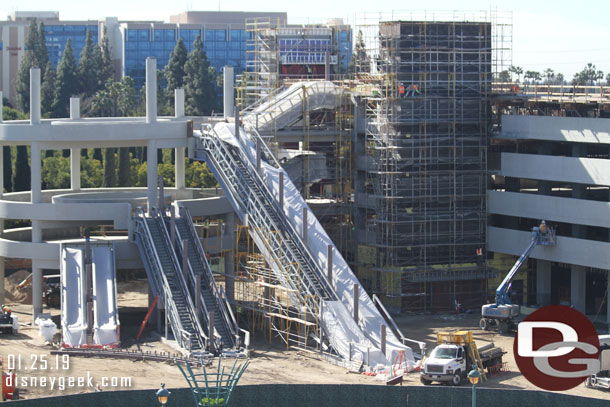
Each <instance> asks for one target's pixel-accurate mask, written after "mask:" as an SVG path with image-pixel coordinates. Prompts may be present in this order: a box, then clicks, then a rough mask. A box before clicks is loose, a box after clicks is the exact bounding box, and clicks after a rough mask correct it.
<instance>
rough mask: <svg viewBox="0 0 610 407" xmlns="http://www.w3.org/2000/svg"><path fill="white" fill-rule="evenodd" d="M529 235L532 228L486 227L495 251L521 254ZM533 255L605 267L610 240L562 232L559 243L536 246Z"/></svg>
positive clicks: (564, 261)
mask: <svg viewBox="0 0 610 407" xmlns="http://www.w3.org/2000/svg"><path fill="white" fill-rule="evenodd" d="M530 238H531V232H523V231H520V230H513V229H504V228H497V227H493V226H490V227H488V228H487V241H488V248H489V250H490V251H492V252H498V253H506V254H512V255H514V256H520V255H521V253H523V250H525V248H526V247H527V245H528V243H529V242H530ZM530 257H531V258H533V259H542V260H549V261H555V262H559V263H567V264H576V265H579V266H584V267H594V268H599V269H604V270H605V269H607V268H608V264H610V243H608V242H600V241H594V240H586V239H577V238H573V237H565V236H559V237H558V238H557V245H556V246H554V247H553V246H536V247H535V248H534V250H532V254H531V255H530Z"/></svg>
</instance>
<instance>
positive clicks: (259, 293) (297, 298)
mask: <svg viewBox="0 0 610 407" xmlns="http://www.w3.org/2000/svg"><path fill="white" fill-rule="evenodd" d="M265 233H278V232H265ZM236 247H237V248H238V250H236V252H235V264H236V265H237V270H238V272H237V274H236V276H235V303H236V305H237V307H238V313H239V315H240V316H241V320H242V322H244V321H245V322H246V324H247V326H248V329H249V331H250V332H263V333H264V335H265V339H267V340H269V342H270V343H271V341H272V339H273V338H278V339H280V340H281V341H282V342H283V343H284V344H285V345H286V349H289V348H293V349H300V350H308V351H312V352H319V351H320V344H319V341H316V340H313V339H312V337H317V338H321V329H322V328H321V325H320V324H319V318H320V310H319V307H316V308H315V309H314V311H313V312H311V311H310V310H309V307H308V305H307V304H308V303H314V304H320V300H319V298H309V297H308V298H305V297H303V296H302V290H299V289H291V288H288V287H287V286H286V284H282V281H281V280H282V277H281V276H279V277H278V276H277V275H275V274H274V273H273V271H272V270H271V268H270V267H269V265H268V264H267V263H266V261H265V259H264V258H263V255H262V254H261V253H260V252H259V251H258V250H257V249H256V247H255V244H254V241H253V240H252V238H251V236H250V227H249V226H242V225H240V226H238V228H237V233H236ZM310 333H311V334H313V335H310Z"/></svg>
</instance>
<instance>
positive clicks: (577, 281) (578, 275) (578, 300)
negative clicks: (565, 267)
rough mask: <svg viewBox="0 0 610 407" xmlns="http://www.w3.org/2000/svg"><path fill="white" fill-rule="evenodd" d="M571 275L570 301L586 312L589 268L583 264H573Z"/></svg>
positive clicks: (575, 306) (579, 309)
mask: <svg viewBox="0 0 610 407" xmlns="http://www.w3.org/2000/svg"><path fill="white" fill-rule="evenodd" d="M570 277H571V285H570V297H571V298H570V302H571V303H572V306H573V307H574V308H575V309H576V310H577V311H580V312H582V313H583V314H585V311H586V298H587V297H586V295H587V269H586V268H584V267H583V266H577V265H575V264H572V270H571V273H570Z"/></svg>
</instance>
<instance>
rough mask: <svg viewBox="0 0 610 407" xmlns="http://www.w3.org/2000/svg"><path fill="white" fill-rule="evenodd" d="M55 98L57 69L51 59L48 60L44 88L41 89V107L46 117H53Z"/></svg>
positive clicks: (43, 82)
mask: <svg viewBox="0 0 610 407" xmlns="http://www.w3.org/2000/svg"><path fill="white" fill-rule="evenodd" d="M54 98H55V69H53V64H51V61H48V62H47V67H46V69H45V74H44V79H43V81H42V88H41V89H40V107H41V110H42V114H43V115H44V116H45V117H51V113H52V110H53V99H54Z"/></svg>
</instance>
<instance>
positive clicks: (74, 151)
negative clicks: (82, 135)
mask: <svg viewBox="0 0 610 407" xmlns="http://www.w3.org/2000/svg"><path fill="white" fill-rule="evenodd" d="M72 99H74V98H72ZM77 100H78V98H77ZM70 189H72V191H78V190H80V148H78V147H74V148H71V149H70Z"/></svg>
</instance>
